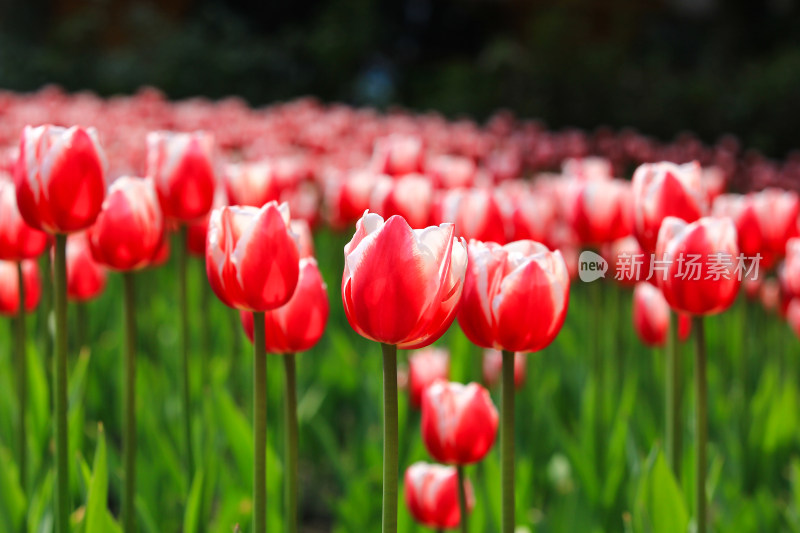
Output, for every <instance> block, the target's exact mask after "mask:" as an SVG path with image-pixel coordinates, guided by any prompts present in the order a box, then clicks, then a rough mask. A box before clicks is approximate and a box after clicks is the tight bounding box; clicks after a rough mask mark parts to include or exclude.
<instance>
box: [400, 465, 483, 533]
mask: <svg viewBox="0 0 800 533" xmlns="http://www.w3.org/2000/svg"><path fill="white" fill-rule="evenodd" d="M404 484H405V500H406V506H407V507H408V511H409V513H411V516H413V517H414V520H416V521H417V522H419V523H420V524H422V525H424V526H427V527H430V528H435V529H451V528H455V527H458V525H459V524H460V523H461V510H460V508H459V503H458V473H457V472H456V469H455V468H453V467H451V466H442V465H434V464H428V463H423V462H417V463H414V464H413V465H411V466H409V467H408V469H407V470H406V475H405V483H404ZM464 492H465V493H466V496H467V509H468V510H469V511H472V509H473V507H475V496H474V493H473V490H472V484H471V483H470V482H469V480H468V479H466V478H465V479H464Z"/></svg>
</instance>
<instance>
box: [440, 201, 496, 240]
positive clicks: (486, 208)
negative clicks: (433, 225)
mask: <svg viewBox="0 0 800 533" xmlns="http://www.w3.org/2000/svg"><path fill="white" fill-rule="evenodd" d="M438 209H439V217H438V218H439V221H440V222H452V223H453V224H455V227H456V235H458V236H459V237H464V238H465V239H477V240H480V241H491V242H499V243H504V242H506V235H507V233H508V232H507V231H506V216H505V213H504V212H503V209H502V207H501V205H500V202H499V201H498V198H497V197H496V196H495V195H494V194H493V193H492V192H490V191H489V190H487V189H453V190H451V191H447V192H446V193H444V194H443V195H442V197H441V198H440V200H439V208H438Z"/></svg>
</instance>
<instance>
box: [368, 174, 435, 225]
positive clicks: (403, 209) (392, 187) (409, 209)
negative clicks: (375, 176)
mask: <svg viewBox="0 0 800 533" xmlns="http://www.w3.org/2000/svg"><path fill="white" fill-rule="evenodd" d="M432 204H433V186H432V185H431V182H430V181H429V180H428V178H426V177H425V176H422V175H421V174H407V175H405V176H403V177H402V178H398V179H396V180H393V179H391V178H388V177H384V178H382V179H379V180H378V181H377V183H376V184H375V188H374V189H372V197H371V200H370V211H372V212H374V213H377V214H379V215H381V216H382V217H384V218H389V217H390V216H392V215H400V216H401V217H403V218H405V219H406V222H408V224H409V225H410V226H411V227H412V228H424V227H425V226H427V225H428V222H429V221H430V219H431V206H432Z"/></svg>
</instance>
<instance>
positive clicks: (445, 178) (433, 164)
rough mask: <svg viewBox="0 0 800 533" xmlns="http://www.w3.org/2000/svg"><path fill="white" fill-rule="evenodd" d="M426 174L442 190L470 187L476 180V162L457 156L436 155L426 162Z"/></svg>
mask: <svg viewBox="0 0 800 533" xmlns="http://www.w3.org/2000/svg"><path fill="white" fill-rule="evenodd" d="M425 172H426V174H428V175H429V176H431V178H432V179H433V182H434V183H435V184H436V186H437V187H439V188H440V189H445V190H449V189H457V188H459V187H470V186H472V183H473V181H474V179H475V174H476V172H477V168H476V166H475V162H474V161H473V160H472V159H470V158H468V157H462V156H456V155H436V156H433V157H430V158H429V159H428V160H427V161H426V162H425Z"/></svg>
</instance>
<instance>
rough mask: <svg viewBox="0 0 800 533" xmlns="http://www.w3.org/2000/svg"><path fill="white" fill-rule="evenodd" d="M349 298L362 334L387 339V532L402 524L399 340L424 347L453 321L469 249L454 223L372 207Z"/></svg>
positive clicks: (347, 281)
mask: <svg viewBox="0 0 800 533" xmlns="http://www.w3.org/2000/svg"><path fill="white" fill-rule="evenodd" d="M344 255H345V266H344V273H343V275H342V301H343V303H344V310H345V314H346V315H347V320H348V321H349V322H350V325H351V326H352V327H353V329H355V330H356V332H358V333H359V334H360V335H362V336H364V337H366V338H368V339H371V340H374V341H376V342H380V343H382V351H383V390H384V456H383V532H384V533H395V532H396V531H397V478H398V450H397V440H398V439H397V432H398V430H397V347H398V346H399V347H401V348H405V349H413V348H422V347H424V346H427V345H429V344H431V343H433V342H434V341H435V340H436V339H438V338H439V337H440V336H441V335H442V334H443V333H444V332H445V331H446V330H447V328H448V327H449V326H450V324H451V323H452V321H453V319H454V318H455V315H456V312H457V311H458V303H459V301H460V300H461V291H462V289H463V283H464V275H465V271H466V265H467V252H466V246H465V243H464V242H463V240H461V241H459V240H457V239H455V238H454V237H453V226H452V224H442V225H441V226H438V227H437V226H431V227H428V228H425V229H411V227H410V226H409V225H408V223H407V222H406V221H405V220H404V219H403V218H402V217H399V216H393V217H390V218H389V219H388V220H386V221H385V222H384V220H383V218H382V217H380V216H379V215H376V214H374V213H369V212H367V213H365V214H364V216H363V217H361V219H360V220H359V221H358V223H357V224H356V232H355V235H353V238H352V240H351V241H350V242H349V243H348V244H347V245H346V246H345V248H344Z"/></svg>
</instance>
